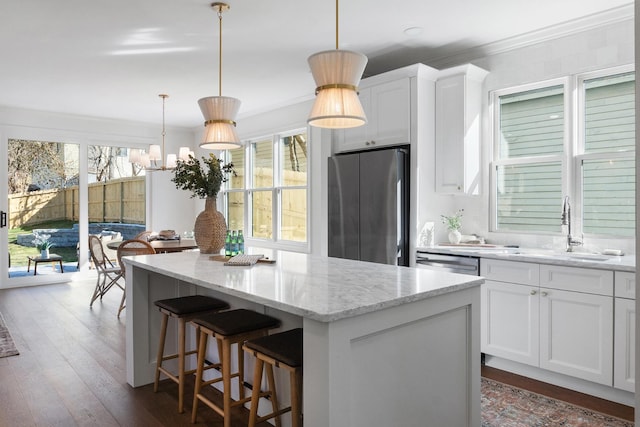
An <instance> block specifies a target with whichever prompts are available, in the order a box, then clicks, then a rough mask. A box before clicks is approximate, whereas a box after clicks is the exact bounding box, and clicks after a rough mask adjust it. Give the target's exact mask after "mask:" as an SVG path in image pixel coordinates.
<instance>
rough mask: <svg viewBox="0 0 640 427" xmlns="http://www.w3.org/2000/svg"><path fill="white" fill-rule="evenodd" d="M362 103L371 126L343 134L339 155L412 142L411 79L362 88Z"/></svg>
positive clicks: (368, 123) (367, 125) (338, 148)
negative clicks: (340, 153)
mask: <svg viewBox="0 0 640 427" xmlns="http://www.w3.org/2000/svg"><path fill="white" fill-rule="evenodd" d="M360 102H362V107H363V108H364V111H365V114H366V115H367V123H366V124H365V125H363V126H358V127H355V128H349V129H344V130H342V131H339V136H338V138H337V143H336V146H335V147H334V148H335V152H346V151H356V150H364V149H373V148H378V147H385V146H390V145H403V144H407V145H408V144H409V143H410V142H411V81H410V79H409V78H408V77H404V78H400V79H397V80H393V81H389V82H384V83H379V84H376V85H373V86H370V87H361V88H360Z"/></svg>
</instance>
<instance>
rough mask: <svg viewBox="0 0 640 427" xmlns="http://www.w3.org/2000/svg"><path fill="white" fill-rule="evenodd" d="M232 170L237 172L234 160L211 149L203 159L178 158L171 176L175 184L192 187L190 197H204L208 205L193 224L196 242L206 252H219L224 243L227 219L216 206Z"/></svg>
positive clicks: (178, 186)
mask: <svg viewBox="0 0 640 427" xmlns="http://www.w3.org/2000/svg"><path fill="white" fill-rule="evenodd" d="M229 173H233V174H234V175H235V171H234V169H233V163H226V164H223V162H222V159H219V158H217V157H216V156H214V155H213V153H212V154H209V157H208V158H207V157H202V162H201V161H200V160H198V159H196V158H195V157H193V156H189V159H188V160H185V161H182V160H178V161H177V163H176V168H175V170H174V175H173V178H171V181H172V182H173V183H175V184H176V188H178V189H180V190H187V191H190V192H191V197H199V198H201V199H205V209H204V211H202V212H201V213H200V214H199V215H198V216H197V217H196V223H195V225H194V227H193V232H194V238H195V239H196V244H197V245H198V247H199V248H200V252H202V253H205V254H211V253H218V252H220V249H222V248H223V247H224V240H225V237H226V235H227V223H226V221H225V219H224V216H223V215H222V213H220V212H219V211H218V209H217V208H216V198H217V197H218V193H219V192H220V186H221V185H222V183H223V182H227V181H228V180H229V177H228V175H229Z"/></svg>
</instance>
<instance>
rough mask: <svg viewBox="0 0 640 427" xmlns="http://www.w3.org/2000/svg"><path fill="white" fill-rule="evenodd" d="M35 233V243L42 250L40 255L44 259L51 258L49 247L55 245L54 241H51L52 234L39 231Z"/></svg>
mask: <svg viewBox="0 0 640 427" xmlns="http://www.w3.org/2000/svg"><path fill="white" fill-rule="evenodd" d="M34 234H35V235H36V238H35V239H34V241H33V244H34V245H35V246H36V248H38V250H39V251H40V257H41V258H43V259H44V258H49V249H51V248H52V247H53V243H52V242H51V240H49V239H50V238H51V235H50V234H39V233H34Z"/></svg>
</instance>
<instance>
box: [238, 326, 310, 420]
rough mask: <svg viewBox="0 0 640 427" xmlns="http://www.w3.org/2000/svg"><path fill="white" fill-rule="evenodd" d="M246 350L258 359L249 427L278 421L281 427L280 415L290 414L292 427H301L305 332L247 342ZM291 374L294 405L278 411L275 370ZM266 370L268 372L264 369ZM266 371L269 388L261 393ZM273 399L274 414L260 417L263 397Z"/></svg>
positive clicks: (285, 333)
mask: <svg viewBox="0 0 640 427" xmlns="http://www.w3.org/2000/svg"><path fill="white" fill-rule="evenodd" d="M243 350H244V351H246V352H247V353H250V354H252V355H253V356H254V357H255V358H256V363H255V370H254V375H253V391H252V393H251V410H250V413H249V427H255V425H256V424H257V423H260V422H263V421H266V420H269V419H271V418H275V421H276V427H280V415H282V414H284V413H286V412H291V424H292V426H293V427H302V329H292V330H290V331H286V332H281V333H278V334H273V335H269V336H266V337H262V338H257V339H253V340H249V341H247V342H245V344H244V346H243ZM274 366H275V367H278V368H281V369H284V370H286V371H288V372H289V384H290V387H291V405H290V406H288V407H286V408H282V409H278V408H279V405H278V397H277V394H276V385H275V381H274V377H273V367H274ZM265 367H266V369H264V368H265ZM264 370H266V375H267V386H268V389H267V390H265V391H261V390H260V385H261V383H262V374H263V371H264ZM264 396H270V397H271V407H272V412H271V413H270V414H267V415H265V416H262V417H258V403H259V400H260V397H264Z"/></svg>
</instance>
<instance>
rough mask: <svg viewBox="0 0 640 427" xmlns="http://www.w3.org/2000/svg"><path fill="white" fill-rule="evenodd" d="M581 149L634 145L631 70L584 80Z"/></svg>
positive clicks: (633, 103) (631, 146)
mask: <svg viewBox="0 0 640 427" xmlns="http://www.w3.org/2000/svg"><path fill="white" fill-rule="evenodd" d="M584 88H585V89H584V90H585V125H584V126H585V132H584V134H585V142H584V143H585V151H586V152H591V153H593V152H603V151H622V150H634V149H635V74H634V73H626V74H618V75H615V76H607V77H602V78H598V79H592V80H587V81H585V83H584Z"/></svg>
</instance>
